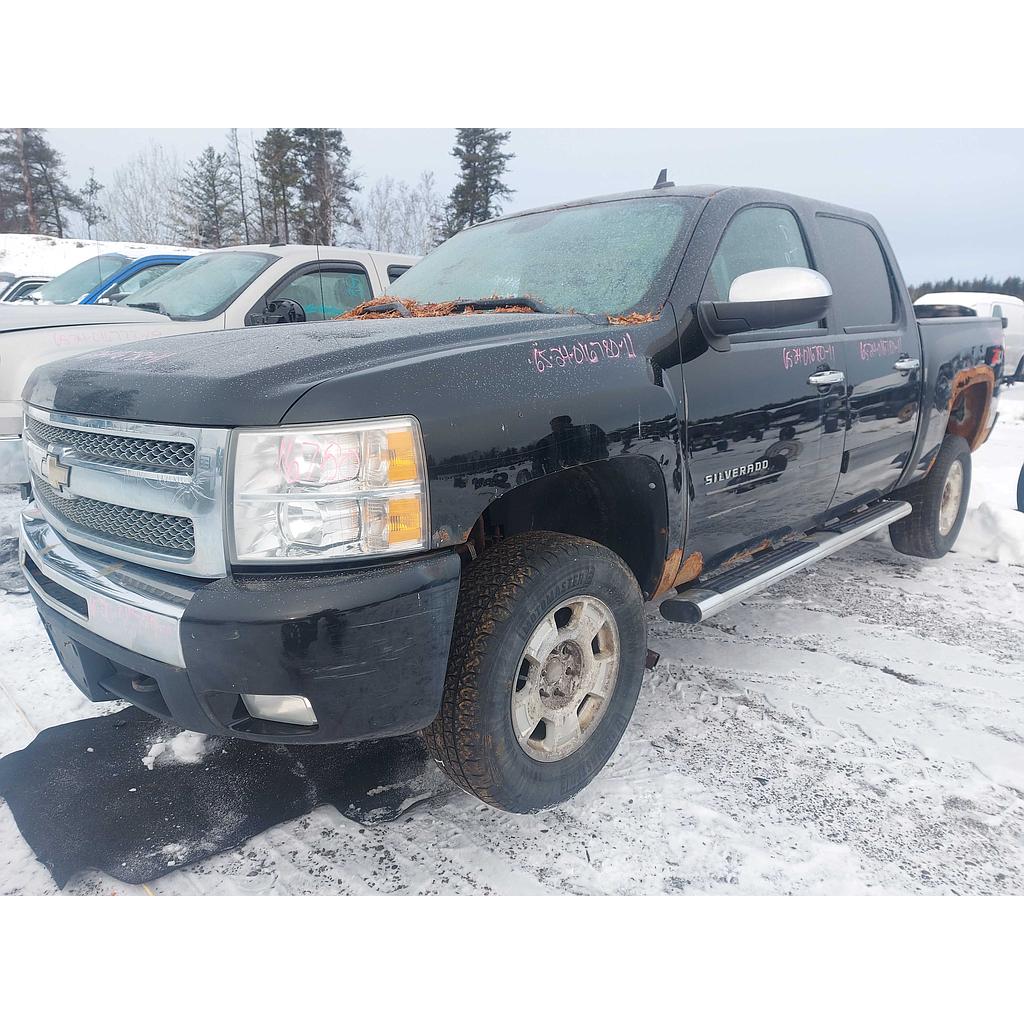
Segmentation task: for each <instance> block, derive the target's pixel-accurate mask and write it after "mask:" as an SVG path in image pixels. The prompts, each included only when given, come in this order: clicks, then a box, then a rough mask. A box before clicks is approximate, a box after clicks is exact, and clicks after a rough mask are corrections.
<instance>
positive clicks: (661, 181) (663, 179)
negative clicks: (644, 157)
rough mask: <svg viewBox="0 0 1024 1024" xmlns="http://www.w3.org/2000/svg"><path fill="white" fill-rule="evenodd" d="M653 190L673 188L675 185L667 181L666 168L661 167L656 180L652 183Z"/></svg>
mask: <svg viewBox="0 0 1024 1024" xmlns="http://www.w3.org/2000/svg"><path fill="white" fill-rule="evenodd" d="M654 187H655V188H675V187H676V183H675V182H674V181H669V180H668V168H667V167H662V169H661V173H660V174H659V175H658V180H657V181H656V182H655V183H654Z"/></svg>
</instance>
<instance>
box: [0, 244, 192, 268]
mask: <svg viewBox="0 0 1024 1024" xmlns="http://www.w3.org/2000/svg"><path fill="white" fill-rule="evenodd" d="M205 251H206V250H205V249H189V248H185V247H183V246H180V245H151V244H149V243H148V242H97V241H90V240H89V239H87V238H54V237H53V236H51V235H19V234H9V235H8V234H0V270H6V271H8V272H9V273H12V274H15V275H17V276H18V277H21V276H24V275H27V274H39V275H43V276H45V275H49V276H50V277H56V276H57V275H58V274H62V273H63V272H64V271H65V270H70V269H71V267H73V266H74V265H75V264H76V263H81V262H82V261H83V260H85V259H87V258H88V257H89V256H94V255H96V254H98V253H103V252H120V253H124V255H125V256H131V257H132V258H133V259H138V257H140V256H148V255H149V254H151V253H169V252H170V253H186V254H192V255H195V254H197V253H201V252H205Z"/></svg>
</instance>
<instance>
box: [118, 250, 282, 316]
mask: <svg viewBox="0 0 1024 1024" xmlns="http://www.w3.org/2000/svg"><path fill="white" fill-rule="evenodd" d="M276 260H277V257H276V256H272V255H270V254H269V253H265V252H210V253H206V254H205V255H203V256H193V257H192V259H190V260H189V261H188V262H187V263H182V264H181V265H180V266H177V267H175V268H174V269H173V270H169V271H167V273H166V274H164V275H163V276H162V277H160V278H158V279H157V280H156V281H153V282H152V283H151V284H148V285H146V287H145V288H140V289H139V290H138V291H137V292H133V293H132V294H131V295H129V296H127V297H126V298H124V299H122V300H121V301H120V302H119V303H118V305H122V306H134V307H137V308H139V309H149V310H152V311H153V312H155V313H163V314H164V315H165V316H169V317H170V318H171V319H172V320H206V319H207V318H208V317H211V316H216V315H217V314H218V313H221V312H223V311H224V309H225V308H226V307H227V306H228V304H229V303H231V302H232V301H234V299H236V298H237V297H238V296H239V295H241V293H242V292H243V291H244V290H245V289H246V288H247V287H248V286H249V285H250V284H252V282H253V281H254V280H256V278H257V277H258V276H259V275H260V274H261V273H262V272H263V271H264V269H265V268H266V267H268V266H270V264H271V263H273V262H275V261H276Z"/></svg>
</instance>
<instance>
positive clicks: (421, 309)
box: [335, 295, 536, 320]
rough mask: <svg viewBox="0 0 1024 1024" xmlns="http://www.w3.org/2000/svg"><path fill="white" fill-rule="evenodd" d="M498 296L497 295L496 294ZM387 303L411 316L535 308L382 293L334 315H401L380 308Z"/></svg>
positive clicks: (378, 317)
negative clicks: (477, 305)
mask: <svg viewBox="0 0 1024 1024" xmlns="http://www.w3.org/2000/svg"><path fill="white" fill-rule="evenodd" d="M496 297H498V296H496ZM389 303H401V304H402V305H403V306H405V308H406V309H407V310H409V313H410V314H411V315H412V316H452V315H456V310H458V314H457V315H460V316H469V315H472V314H475V313H478V312H480V313H534V312H536V310H533V309H530V307H529V306H488V307H487V309H484V310H476V309H474V308H473V307H472V306H466V307H465V308H459V307H460V306H461V305H462V304H461V303H459V302H417V301H416V300H415V299H400V298H396V297H395V296H394V295H382V296H381V297H380V298H379V299H368V300H367V301H366V302H362V303H360V304H359V305H358V306H356V307H355V309H350V310H349V311H348V312H347V313H342V314H341V316H339V317H335V319H336V320H391V319H395V318H398V317H401V316H402V313H401V311H400V310H397V309H382V308H381V307H382V306H387V305H388V304H389Z"/></svg>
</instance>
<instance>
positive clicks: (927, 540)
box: [889, 434, 971, 558]
mask: <svg viewBox="0 0 1024 1024" xmlns="http://www.w3.org/2000/svg"><path fill="white" fill-rule="evenodd" d="M970 493H971V449H970V446H969V445H968V444H967V442H966V441H965V440H964V439H963V438H962V437H957V436H956V435H955V434H947V435H946V438H945V440H943V442H942V447H941V448H940V449H939V454H938V456H937V457H936V459H935V463H934V465H933V466H932V468H931V472H930V473H929V474H928V475H927V476H926V477H925V478H924V479H923V480H921V481H920V482H919V483H916V484H914V485H913V486H911V487H908V488H907V489H906V490H905V491H903V492H902V493H901V494H899V495H898V497H901V498H903V499H904V500H905V501H909V502H910V504H911V505H912V506H913V511H912V512H911V513H910V515H909V516H907V517H906V518H904V519H899V520H897V521H896V522H895V523H892V524H891V525H890V526H889V538H890V539H891V540H892V546H893V547H894V548H895V549H896V550H897V551H902V552H903V553H904V554H905V555H917V556H918V557H919V558H942V556H943V555H945V554H946V553H947V552H948V551H949V550H950V549H951V548H952V547H953V545H954V544H955V543H956V539H957V537H958V536H959V535H960V527H961V526H963V524H964V516H966V515H967V499H968V498H969V497H970Z"/></svg>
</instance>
